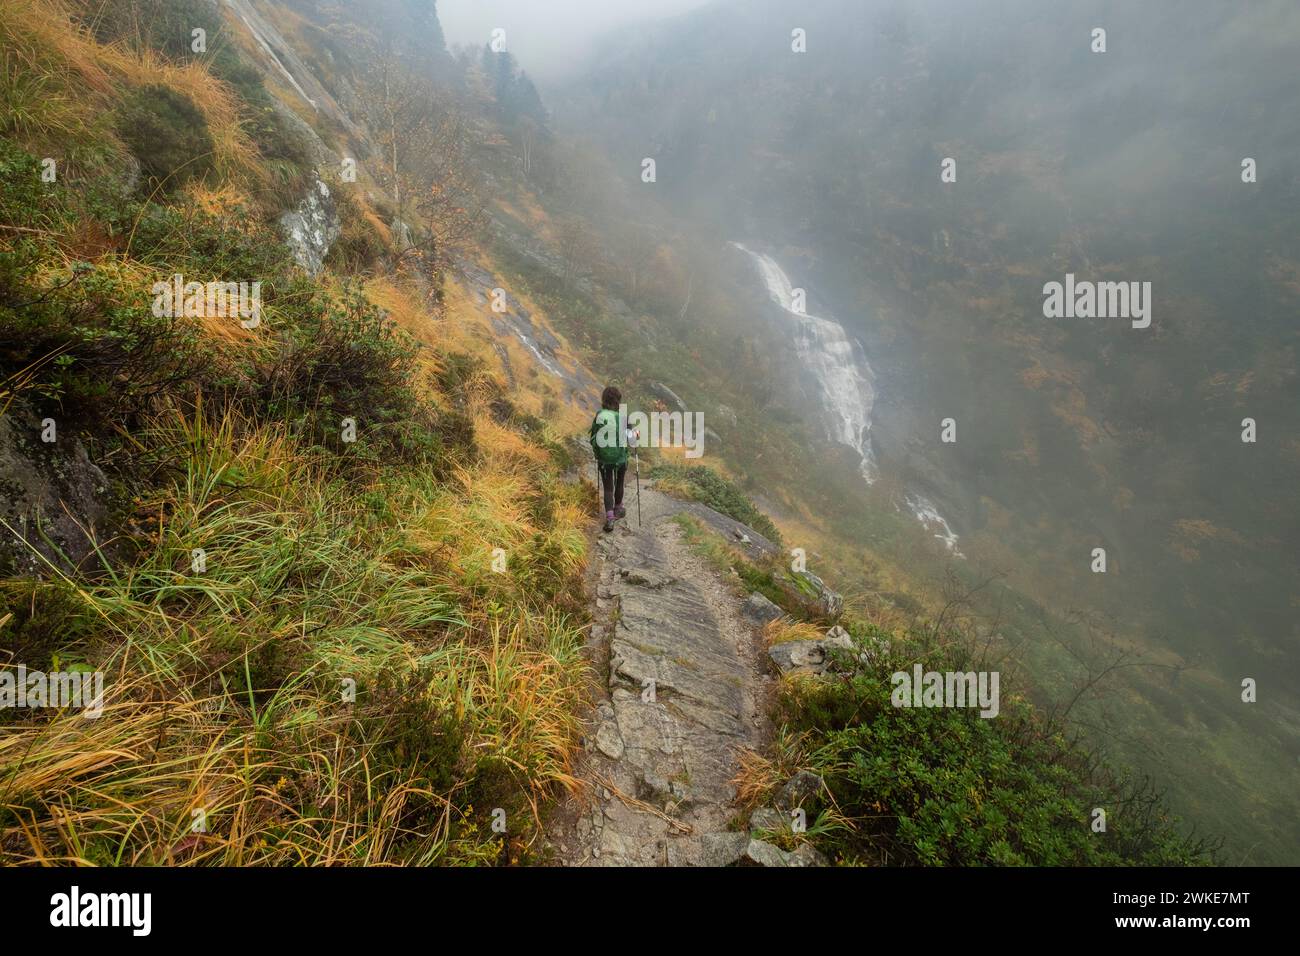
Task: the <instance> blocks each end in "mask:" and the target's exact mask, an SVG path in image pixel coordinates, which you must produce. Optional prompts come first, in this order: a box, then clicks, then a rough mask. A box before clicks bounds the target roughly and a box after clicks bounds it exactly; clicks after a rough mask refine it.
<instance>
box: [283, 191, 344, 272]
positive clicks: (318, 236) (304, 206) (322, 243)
mask: <svg viewBox="0 0 1300 956" xmlns="http://www.w3.org/2000/svg"><path fill="white" fill-rule="evenodd" d="M280 228H282V229H283V230H284V232H285V242H286V243H287V244H288V246H289V251H290V252H292V253H293V258H294V261H296V262H297V263H298V265H300V266H302V267H303V268H304V269H306V270H307V272H308V273H310V274H311V275H316V274H317V273H319V272H320V271H321V269H323V268H324V267H325V256H326V255H327V254H328V253H329V251H330V246H331V245H333V244H334V240H335V239H337V238H338V237H339V232H340V231H341V228H342V227H341V226H340V224H339V216H338V209H337V207H336V206H335V204H334V198H333V197H332V196H331V195H330V190H329V187H328V186H326V185H325V184H324V183H323V182H321V181H320V180H319V179H317V180H316V183H315V185H313V186H312V188H311V189H310V190H308V192H307V195H306V196H305V197H303V200H302V201H301V202H300V203H298V206H297V208H296V209H293V210H291V211H290V212H286V213H285V214H284V215H283V216H281V217H280Z"/></svg>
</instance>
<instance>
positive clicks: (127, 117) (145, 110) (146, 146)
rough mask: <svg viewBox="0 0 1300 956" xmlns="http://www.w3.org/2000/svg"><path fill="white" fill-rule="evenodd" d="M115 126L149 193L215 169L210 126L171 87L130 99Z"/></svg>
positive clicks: (138, 92) (153, 88) (144, 91)
mask: <svg viewBox="0 0 1300 956" xmlns="http://www.w3.org/2000/svg"><path fill="white" fill-rule="evenodd" d="M115 126H116V128H117V134H118V136H119V137H121V139H122V142H123V143H125V144H126V146H127V148H128V149H130V151H131V155H133V156H134V157H135V158H136V160H137V161H138V162H139V163H140V171H141V172H142V173H143V174H144V183H143V185H144V186H146V187H147V188H148V189H149V190H153V189H161V190H163V191H171V190H174V189H176V188H177V187H178V186H181V185H183V184H185V183H186V182H189V181H190V180H191V179H201V178H203V177H204V176H206V175H207V174H208V173H209V172H210V171H211V170H212V167H213V162H212V154H213V149H214V146H213V143H212V137H211V136H210V135H208V124H207V121H206V120H205V119H204V118H203V114H202V113H201V112H200V111H199V108H198V107H197V106H195V105H194V104H193V103H192V102H191V101H190V99H189V98H188V97H187V96H185V94H183V93H180V92H178V91H176V90H173V89H172V88H171V87H168V86H162V85H157V84H156V85H152V86H146V87H142V88H141V89H139V90H136V91H134V92H133V93H130V94H129V95H127V96H126V97H125V98H124V99H123V101H122V104H121V105H120V106H119V107H118V110H117V120H116V123H115Z"/></svg>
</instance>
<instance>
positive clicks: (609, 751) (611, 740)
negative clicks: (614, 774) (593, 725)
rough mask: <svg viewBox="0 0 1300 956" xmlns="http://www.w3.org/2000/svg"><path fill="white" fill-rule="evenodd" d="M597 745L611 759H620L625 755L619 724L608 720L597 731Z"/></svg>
mask: <svg viewBox="0 0 1300 956" xmlns="http://www.w3.org/2000/svg"><path fill="white" fill-rule="evenodd" d="M596 747H597V748H599V750H600V752H601V753H603V754H604V755H605V756H606V757H608V758H609V759H610V760H619V759H620V758H622V756H623V750H624V745H623V736H622V734H620V733H619V732H618V725H617V724H616V723H614V721H612V720H607V721H605V722H603V723H602V724H601V725H600V729H599V730H597V731H596Z"/></svg>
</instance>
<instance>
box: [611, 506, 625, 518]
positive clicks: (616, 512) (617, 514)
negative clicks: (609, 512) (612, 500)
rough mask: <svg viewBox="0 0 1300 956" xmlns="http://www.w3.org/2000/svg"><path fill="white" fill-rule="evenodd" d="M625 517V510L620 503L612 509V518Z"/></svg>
mask: <svg viewBox="0 0 1300 956" xmlns="http://www.w3.org/2000/svg"><path fill="white" fill-rule="evenodd" d="M625 517H627V512H626V511H625V510H624V509H623V506H622V505H619V506H618V507H617V508H615V509H614V518H615V519H618V518H625Z"/></svg>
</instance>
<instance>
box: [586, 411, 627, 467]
mask: <svg viewBox="0 0 1300 956" xmlns="http://www.w3.org/2000/svg"><path fill="white" fill-rule="evenodd" d="M588 434H590V436H591V450H592V452H594V453H595V455H596V462H597V464H601V465H626V464H627V454H628V453H627V420H626V419H624V418H622V417H620V416H619V414H618V412H616V411H614V410H613V409H612V408H602V409H601V410H600V411H598V412H597V413H596V417H595V418H593V419H592V420H591V429H590V431H589V433H588Z"/></svg>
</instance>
